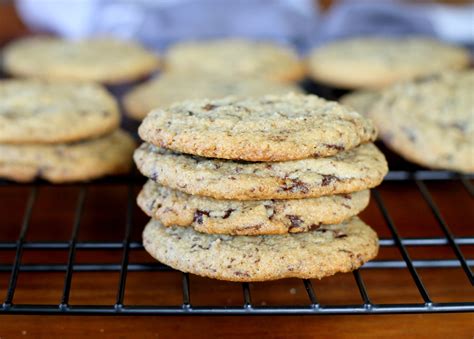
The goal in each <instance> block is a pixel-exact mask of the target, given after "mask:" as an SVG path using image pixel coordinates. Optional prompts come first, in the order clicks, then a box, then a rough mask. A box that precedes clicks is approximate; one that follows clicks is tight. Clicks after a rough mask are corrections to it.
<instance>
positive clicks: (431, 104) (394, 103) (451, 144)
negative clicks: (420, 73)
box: [369, 70, 474, 173]
mask: <svg viewBox="0 0 474 339" xmlns="http://www.w3.org/2000/svg"><path fill="white" fill-rule="evenodd" d="M473 93H474V71H473V70H468V71H462V72H451V73H444V74H440V75H437V76H431V77H427V78H424V79H418V80H416V81H413V82H407V83H403V84H399V85H396V86H394V87H393V88H390V89H387V90H386V91H384V92H383V94H382V97H381V99H380V100H378V102H377V104H376V105H374V106H373V107H372V109H371V112H370V113H369V115H370V117H371V118H372V119H373V120H374V122H375V123H376V124H377V126H378V128H379V129H380V138H381V139H382V140H383V141H384V142H385V144H387V146H388V147H390V148H391V149H392V150H394V151H395V152H397V153H399V154H400V155H402V156H403V157H405V158H406V159H408V160H410V161H412V162H415V163H417V164H420V165H423V166H426V167H429V168H435V169H449V170H454V171H460V172H466V173H472V172H474V110H473V109H474V108H473V107H474V102H473Z"/></svg>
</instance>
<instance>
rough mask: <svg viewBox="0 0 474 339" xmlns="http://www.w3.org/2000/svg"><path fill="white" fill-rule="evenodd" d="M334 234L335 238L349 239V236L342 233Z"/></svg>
mask: <svg viewBox="0 0 474 339" xmlns="http://www.w3.org/2000/svg"><path fill="white" fill-rule="evenodd" d="M333 232H334V238H338V239H339V238H345V237H347V234H346V233H344V232H341V231H333Z"/></svg>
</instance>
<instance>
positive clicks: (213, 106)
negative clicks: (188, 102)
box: [202, 104, 218, 111]
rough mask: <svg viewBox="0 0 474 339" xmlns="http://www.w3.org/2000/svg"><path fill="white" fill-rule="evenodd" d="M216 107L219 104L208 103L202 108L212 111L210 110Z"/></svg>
mask: <svg viewBox="0 0 474 339" xmlns="http://www.w3.org/2000/svg"><path fill="white" fill-rule="evenodd" d="M216 107H218V106H216V105H213V104H207V105H205V106H204V107H203V108H202V109H203V110H205V111H210V110H213V109H214V108H216Z"/></svg>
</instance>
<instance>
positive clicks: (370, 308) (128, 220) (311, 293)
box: [0, 170, 474, 315]
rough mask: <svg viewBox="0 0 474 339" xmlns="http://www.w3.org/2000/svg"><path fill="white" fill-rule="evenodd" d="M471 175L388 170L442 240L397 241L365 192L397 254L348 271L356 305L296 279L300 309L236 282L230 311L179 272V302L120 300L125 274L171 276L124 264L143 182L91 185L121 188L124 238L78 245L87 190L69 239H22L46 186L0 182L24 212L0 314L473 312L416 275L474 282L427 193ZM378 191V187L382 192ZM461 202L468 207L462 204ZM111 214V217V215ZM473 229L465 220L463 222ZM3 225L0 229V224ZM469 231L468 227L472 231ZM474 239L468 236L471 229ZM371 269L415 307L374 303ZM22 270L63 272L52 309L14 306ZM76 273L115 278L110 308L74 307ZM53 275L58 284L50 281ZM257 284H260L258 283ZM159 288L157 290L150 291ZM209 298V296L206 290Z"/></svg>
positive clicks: (5, 245)
mask: <svg viewBox="0 0 474 339" xmlns="http://www.w3.org/2000/svg"><path fill="white" fill-rule="evenodd" d="M471 180H472V177H469V176H465V175H459V174H455V173H451V172H444V171H422V170H419V171H415V172H409V171H392V172H390V173H389V175H388V176H387V177H386V179H385V181H384V184H383V185H385V184H387V183H397V182H404V183H410V184H412V185H414V186H415V187H416V189H417V190H418V192H419V195H420V199H422V200H423V201H424V203H425V204H426V205H427V207H428V209H429V210H430V211H431V213H432V215H433V217H434V218H435V219H436V221H437V224H438V227H439V228H440V230H441V231H442V234H443V236H442V237H411V238H403V237H401V236H400V234H399V231H398V229H397V227H396V225H395V222H394V221H393V218H392V213H391V211H390V208H389V207H388V206H387V204H386V203H385V201H384V198H383V196H382V194H380V192H379V189H374V190H372V199H373V200H374V202H375V204H376V206H377V208H378V210H379V212H380V213H381V215H382V216H383V220H384V222H385V227H387V228H388V230H389V233H390V235H391V236H390V237H383V238H381V240H380V246H381V248H386V247H392V248H395V249H397V250H398V251H399V253H400V255H401V259H400V260H383V259H380V260H378V259H376V260H374V261H371V262H368V263H366V264H365V265H364V266H363V267H362V268H361V269H359V270H357V271H355V272H353V279H354V283H355V284H356V286H357V289H358V292H359V294H360V298H361V302H360V303H359V304H342V305H341V304H338V305H331V304H322V303H320V302H319V301H318V296H317V294H316V292H315V289H314V288H313V284H314V282H312V281H310V280H301V286H302V287H304V290H305V291H306V294H307V302H306V303H303V304H301V305H284V306H279V305H275V306H269V305H256V304H254V303H253V302H252V293H251V288H250V285H252V284H248V283H243V284H241V289H242V300H241V302H240V304H237V305H235V306H232V305H230V306H229V305H211V304H210V305H205V306H203V305H199V306H195V305H193V302H192V298H191V293H190V276H189V275H188V274H186V273H182V278H181V302H180V303H179V304H176V305H155V306H154V305H146V306H145V305H134V304H126V303H124V296H125V293H126V289H127V284H126V282H127V275H128V274H129V272H152V271H153V272H168V271H172V269H171V268H170V267H167V266H165V265H163V264H161V263H158V262H146V263H137V262H135V263H131V262H130V260H129V257H130V253H131V252H134V251H142V250H143V247H142V245H141V243H140V242H139V241H133V240H132V238H131V234H132V228H134V227H139V228H142V227H143V225H134V224H133V222H132V220H133V217H132V215H133V214H134V213H136V212H134V210H135V208H134V207H135V197H136V191H137V189H138V188H139V187H140V185H141V184H142V183H143V180H141V178H140V177H139V176H138V175H137V174H136V173H134V174H132V175H131V176H129V177H121V178H111V179H103V180H100V181H98V182H95V183H94V185H96V186H97V185H99V186H101V185H102V186H104V187H107V186H109V185H114V186H122V187H124V188H125V189H126V191H127V195H126V213H125V218H124V220H123V222H122V223H121V224H120V225H116V226H117V227H122V228H123V229H124V237H123V239H122V240H121V241H80V240H79V239H78V234H79V231H80V228H81V218H82V216H83V215H84V213H85V209H86V206H85V201H86V199H87V198H88V194H89V193H88V191H89V186H90V185H91V184H80V185H74V186H73V187H74V188H75V189H76V190H77V199H76V202H75V206H74V208H73V210H74V218H73V227H72V232H71V235H70V239H69V240H68V241H28V240H27V235H28V232H29V228H30V224H31V220H32V214H33V213H32V211H33V209H34V206H35V204H36V203H37V200H38V192H39V191H40V190H41V189H43V188H44V187H47V186H49V184H48V183H45V182H37V183H35V184H28V185H24V184H16V183H11V182H7V181H2V182H1V185H0V190H1V189H4V188H6V187H12V186H14V187H20V188H22V189H24V190H25V189H26V190H28V195H27V198H26V202H25V207H24V214H23V216H22V222H21V228H20V232H19V235H18V238H17V239H16V240H15V241H1V239H0V252H1V251H13V252H14V256H13V258H12V259H11V260H10V262H7V263H3V262H2V263H1V264H0V272H5V273H9V279H8V284H7V288H6V293H5V296H4V298H3V303H2V306H1V307H0V314H82V315H84V314H90V315H98V314H114V315H131V314H135V315H139V314H142V315H151V314H168V315H171V314H175V315H178V314H180V315H198V314H200V315H203V314H207V315H211V314H213V315H217V314H219V315H222V314H234V315H235V314H245V315H256V314H383V313H430V312H468V311H470V312H472V311H474V300H470V301H469V300H466V301H461V302H434V301H433V300H432V298H431V297H430V291H429V289H428V288H427V287H426V286H425V284H424V283H423V281H422V278H421V276H420V274H419V272H418V270H419V269H423V268H453V267H459V268H461V269H462V271H463V272H464V274H465V276H466V278H467V279H468V281H469V284H470V285H471V287H472V285H473V284H474V277H473V273H472V269H471V266H473V265H474V260H472V259H469V260H468V259H466V258H465V256H464V255H463V252H462V251H461V246H464V245H474V234H472V235H471V236H463V237H457V236H455V235H454V234H453V232H452V231H451V229H450V226H449V225H448V223H447V222H446V221H445V219H444V218H443V215H442V212H441V211H440V209H439V208H438V207H437V205H436V203H435V200H434V198H433V196H432V195H431V194H430V191H429V189H428V187H427V183H430V182H433V181H443V182H449V183H451V184H453V183H455V182H457V183H459V184H461V185H462V187H463V189H464V190H465V191H466V193H467V194H468V195H469V197H470V199H472V197H473V194H474V193H473V192H474V189H473V186H472V182H471ZM383 185H382V186H381V187H383ZM466 203H469V202H467V201H466ZM110 212H112V211H110ZM466 222H468V223H472V220H466ZM0 226H1V227H5V225H0ZM472 230H474V228H472ZM473 233H474V231H473ZM409 246H410V247H423V246H434V247H438V246H449V247H450V248H451V250H452V251H453V252H454V254H455V258H453V259H430V258H428V259H417V260H414V259H412V258H411V255H410V254H409V251H408V250H407V247H409ZM29 250H36V251H52V250H54V251H62V252H65V253H67V260H66V261H65V262H64V263H42V262H40V263H34V264H27V263H23V262H22V256H23V253H24V252H25V251H29ZM77 250H81V251H87V250H94V251H97V250H101V251H117V250H119V251H121V259H120V260H119V261H117V262H111V263H77V262H76V252H77ZM371 269H385V270H388V272H389V273H388V274H399V273H398V272H399V271H401V270H406V271H408V272H409V275H410V276H411V279H412V280H413V282H414V284H415V286H416V289H417V291H418V293H419V295H420V297H421V300H422V302H420V303H400V304H393V303H390V304H383V303H382V304H381V303H374V302H372V300H371V296H370V294H369V292H368V290H367V288H366V285H365V282H364V279H363V277H362V274H361V271H365V270H371ZM23 272H35V273H36V274H41V275H48V274H51V273H52V272H62V273H64V276H63V277H61V278H60V279H61V281H62V293H61V297H60V298H59V300H58V302H57V303H56V304H27V303H16V302H15V298H14V297H15V291H16V288H17V281H18V278H19V276H20V275H21V274H22V273H23ZM77 272H96V273H97V272H118V273H119V278H118V282H117V283H116V284H114V285H113V286H107V288H108V289H113V290H114V293H115V294H116V297H115V302H114V303H113V304H110V305H94V304H88V305H82V304H81V305H74V304H71V303H70V295H71V292H72V290H73V287H72V278H73V275H74V274H77ZM54 277H56V278H57V276H56V275H55V276H54ZM208 284H209V286H210V291H212V284H213V281H212V280H209V282H208ZM262 284H264V283H262ZM157 288H159V286H157ZM209 293H212V292H209Z"/></svg>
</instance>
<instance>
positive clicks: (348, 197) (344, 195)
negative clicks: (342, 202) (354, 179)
mask: <svg viewBox="0 0 474 339" xmlns="http://www.w3.org/2000/svg"><path fill="white" fill-rule="evenodd" d="M341 197H343V198H344V199H348V200H351V199H352V196H351V195H350V194H341Z"/></svg>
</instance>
